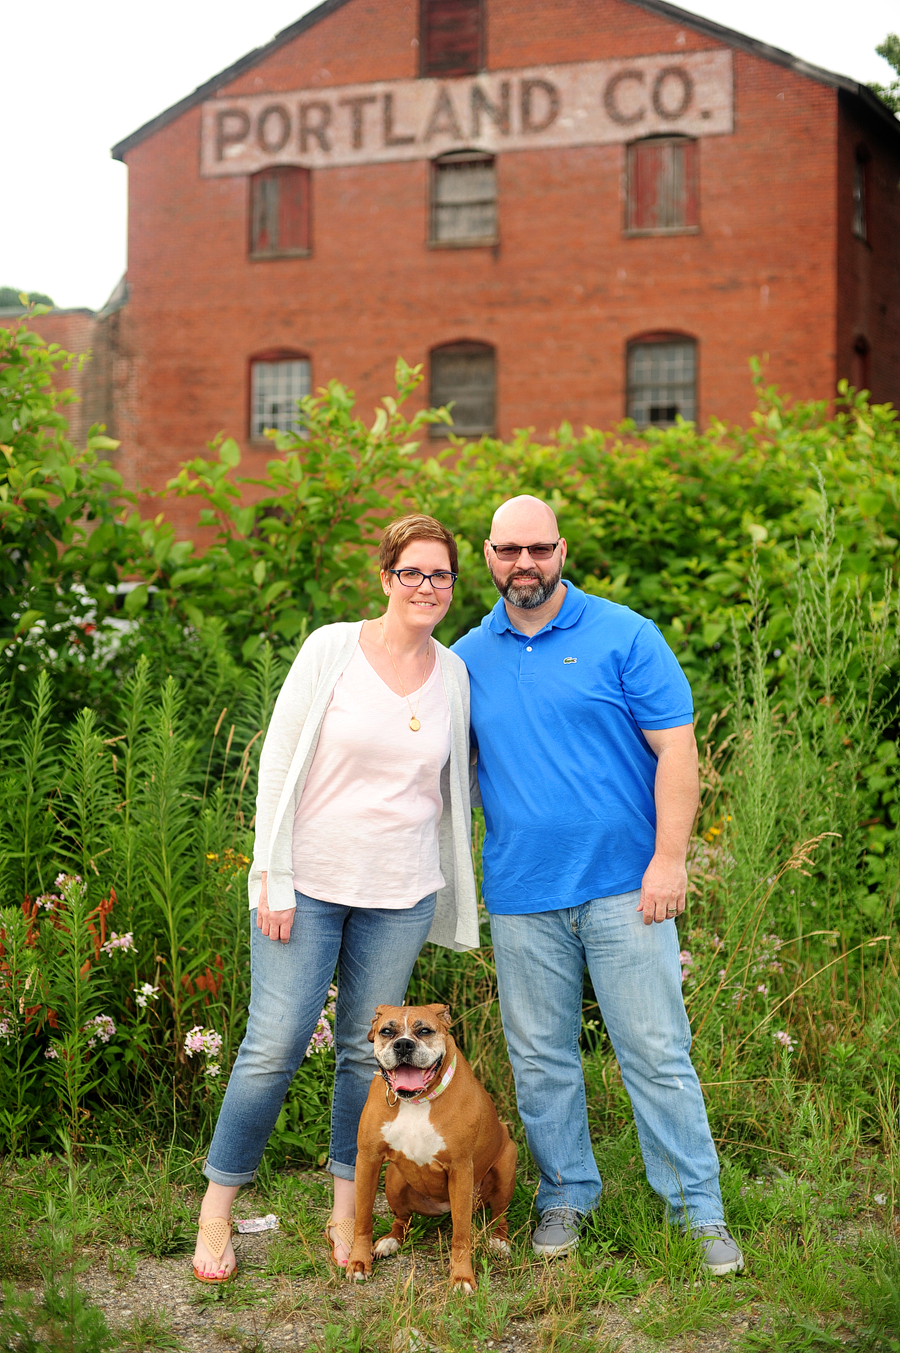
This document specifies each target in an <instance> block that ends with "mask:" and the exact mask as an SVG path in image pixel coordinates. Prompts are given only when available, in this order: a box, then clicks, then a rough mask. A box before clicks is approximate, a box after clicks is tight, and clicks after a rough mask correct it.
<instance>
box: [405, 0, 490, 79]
mask: <svg viewBox="0 0 900 1353" xmlns="http://www.w3.org/2000/svg"><path fill="white" fill-rule="evenodd" d="M419 60H420V63H421V66H420V69H421V73H422V74H423V75H440V76H443V77H444V78H446V77H447V76H452V75H476V74H477V73H478V71H480V70H481V68H482V66H483V65H484V0H421V10H420V19H419Z"/></svg>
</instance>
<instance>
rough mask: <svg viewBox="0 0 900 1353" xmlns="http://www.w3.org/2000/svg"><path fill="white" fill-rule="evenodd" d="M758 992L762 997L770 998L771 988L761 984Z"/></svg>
mask: <svg viewBox="0 0 900 1353" xmlns="http://www.w3.org/2000/svg"><path fill="white" fill-rule="evenodd" d="M756 990H757V991H758V992H759V994H760V996H768V994H769V988H768V987H767V986H766V985H765V983H763V982H760V984H759V986H758V987H757V988H756Z"/></svg>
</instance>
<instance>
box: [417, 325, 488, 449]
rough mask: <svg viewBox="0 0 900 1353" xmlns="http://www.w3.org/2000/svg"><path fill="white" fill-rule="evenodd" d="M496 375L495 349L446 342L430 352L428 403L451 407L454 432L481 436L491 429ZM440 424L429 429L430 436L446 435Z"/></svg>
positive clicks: (479, 344) (486, 346) (467, 435)
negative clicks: (451, 405) (429, 401)
mask: <svg viewBox="0 0 900 1353" xmlns="http://www.w3.org/2000/svg"><path fill="white" fill-rule="evenodd" d="M495 401H496V375H495V361H494V349H493V348H492V347H490V346H489V344H487V343H447V344H446V345H445V346H444V347H441V348H434V349H433V351H432V353H431V404H432V407H433V408H440V406H441V405H443V404H450V403H451V402H452V403H453V408H452V409H451V410H450V413H451V416H452V418H453V431H454V432H455V433H457V434H458V435H459V436H462V437H480V436H482V435H483V434H485V433H492V432H493V431H494V408H495ZM446 435H447V431H446V428H445V427H444V425H443V424H437V425H436V426H434V427H432V428H431V436H432V437H446Z"/></svg>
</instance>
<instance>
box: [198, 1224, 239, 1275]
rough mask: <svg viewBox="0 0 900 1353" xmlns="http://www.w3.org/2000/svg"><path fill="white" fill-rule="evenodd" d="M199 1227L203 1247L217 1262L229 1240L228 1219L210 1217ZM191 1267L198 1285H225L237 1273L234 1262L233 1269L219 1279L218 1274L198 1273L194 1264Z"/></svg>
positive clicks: (229, 1228) (229, 1226)
mask: <svg viewBox="0 0 900 1353" xmlns="http://www.w3.org/2000/svg"><path fill="white" fill-rule="evenodd" d="M199 1226H200V1234H201V1236H202V1237H203V1243H204V1245H205V1246H206V1248H207V1249H208V1250H209V1252H210V1254H211V1255H212V1257H213V1259H215V1260H216V1261H217V1262H218V1261H219V1260H221V1258H222V1255H223V1254H224V1253H225V1250H226V1248H227V1246H228V1242H229V1240H230V1239H231V1220H230V1218H228V1217H210V1218H209V1219H208V1220H207V1221H201V1222H200V1223H199ZM193 1267H194V1277H195V1278H196V1279H197V1281H198V1283H227V1282H230V1281H231V1279H232V1278H233V1277H234V1275H235V1274H236V1273H237V1261H235V1265H234V1268H233V1269H232V1270H231V1272H230V1273H226V1274H225V1275H224V1276H223V1277H219V1276H218V1274H216V1275H213V1274H210V1273H198V1272H197V1266H196V1264H195V1265H194V1266H193Z"/></svg>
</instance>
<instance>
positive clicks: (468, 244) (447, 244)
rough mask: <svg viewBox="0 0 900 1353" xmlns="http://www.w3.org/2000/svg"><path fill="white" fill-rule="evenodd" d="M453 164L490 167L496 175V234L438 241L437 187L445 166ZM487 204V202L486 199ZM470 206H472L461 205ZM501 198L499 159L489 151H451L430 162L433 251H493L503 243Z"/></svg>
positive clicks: (438, 205) (429, 198)
mask: <svg viewBox="0 0 900 1353" xmlns="http://www.w3.org/2000/svg"><path fill="white" fill-rule="evenodd" d="M452 164H490V166H491V168H492V169H493V171H494V197H493V203H494V233H493V234H492V235H468V236H466V238H465V239H448V240H442V239H438V237H437V234H436V226H437V217H438V208H439V207H440V206H442V205H451V204H443V203H439V202H438V195H437V185H438V182H439V180H440V176H441V172H442V170H443V169H444V167H445V166H448V165H452ZM485 200H487V199H485ZM460 205H462V206H470V205H472V204H471V203H461V204H460ZM499 205H500V195H499V192H498V191H497V156H496V155H493V154H491V152H490V151H485V150H448V151H445V152H444V153H443V154H441V155H436V156H435V157H434V159H432V160H429V162H428V240H427V245H428V248H429V249H489V248H492V247H493V246H495V245H497V244H499V243H500V212H499Z"/></svg>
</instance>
